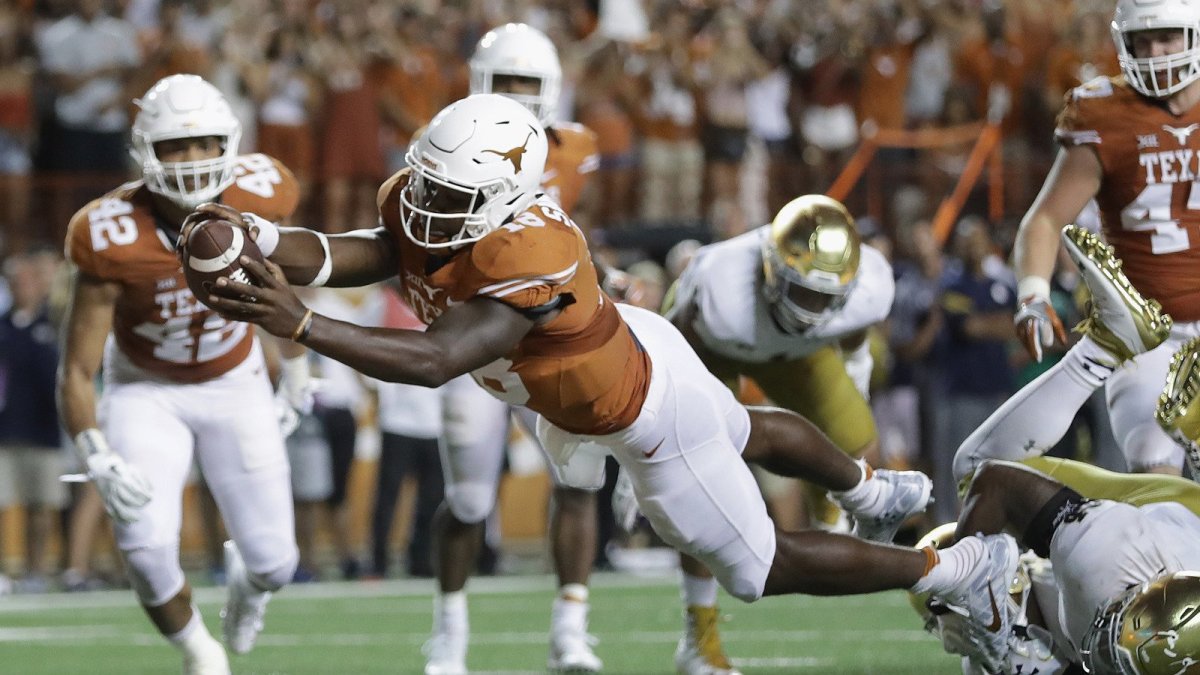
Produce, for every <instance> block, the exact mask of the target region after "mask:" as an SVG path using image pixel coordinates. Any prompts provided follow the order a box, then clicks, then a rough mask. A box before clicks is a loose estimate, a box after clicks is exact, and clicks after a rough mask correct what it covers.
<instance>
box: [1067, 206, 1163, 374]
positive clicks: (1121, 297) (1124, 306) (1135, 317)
mask: <svg viewBox="0 0 1200 675" xmlns="http://www.w3.org/2000/svg"><path fill="white" fill-rule="evenodd" d="M1062 241H1063V246H1064V247H1065V248H1066V250H1067V254H1068V255H1070V256H1071V260H1073V261H1074V262H1075V264H1076V265H1077V266H1078V267H1079V272H1080V274H1081V275H1082V276H1083V281H1084V283H1085V284H1087V288H1088V291H1089V292H1090V293H1091V295H1092V309H1091V312H1090V313H1089V314H1088V316H1087V318H1085V319H1084V320H1083V321H1082V322H1080V324H1079V325H1078V326H1076V327H1075V330H1077V331H1079V332H1080V333H1084V334H1085V335H1089V336H1091V338H1092V340H1094V341H1095V342H1096V344H1098V345H1100V346H1101V347H1103V348H1104V350H1105V351H1107V352H1108V353H1110V354H1112V355H1113V356H1114V357H1115V358H1116V359H1117V360H1118V362H1120V361H1125V360H1126V359H1129V358H1131V357H1133V356H1136V355H1138V354H1141V353H1143V352H1148V351H1150V350H1151V349H1154V348H1155V347H1157V346H1158V345H1160V344H1162V342H1163V340H1166V339H1167V336H1168V335H1170V333H1171V323H1172V322H1171V316H1170V315H1169V314H1164V313H1163V311H1162V305H1160V304H1158V301H1157V300H1151V299H1148V298H1145V297H1143V296H1142V294H1141V293H1139V292H1138V290H1137V289H1136V288H1134V287H1133V284H1131V283H1129V279H1128V278H1127V277H1126V276H1125V272H1124V271H1122V270H1121V261H1120V260H1119V259H1117V257H1116V255H1115V254H1114V253H1113V248H1112V247H1111V246H1109V245H1108V244H1105V243H1104V242H1102V241H1100V238H1099V237H1097V236H1096V235H1095V234H1092V233H1091V232H1088V231H1087V230H1085V229H1083V228H1081V227H1078V226H1076V225H1067V226H1066V227H1064V228H1063V230H1062Z"/></svg>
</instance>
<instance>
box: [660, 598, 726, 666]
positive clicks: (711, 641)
mask: <svg viewBox="0 0 1200 675" xmlns="http://www.w3.org/2000/svg"><path fill="white" fill-rule="evenodd" d="M719 618H720V612H719V610H718V609H717V608H716V607H696V606H691V607H688V608H687V629H686V630H685V632H684V635H683V637H682V638H680V639H679V644H678V645H677V646H676V647H675V672H676V673H678V675H742V672H741V671H740V670H738V669H737V668H734V667H733V664H732V663H730V662H729V657H727V656H726V655H725V648H724V647H723V646H722V645H721V634H720V631H718V630H717V622H718V619H719Z"/></svg>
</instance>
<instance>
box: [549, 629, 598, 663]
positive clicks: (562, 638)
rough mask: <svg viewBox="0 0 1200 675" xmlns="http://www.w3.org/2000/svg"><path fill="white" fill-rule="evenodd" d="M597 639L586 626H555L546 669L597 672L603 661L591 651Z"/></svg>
mask: <svg viewBox="0 0 1200 675" xmlns="http://www.w3.org/2000/svg"><path fill="white" fill-rule="evenodd" d="M597 642H598V640H597V639H596V637H595V636H593V635H589V634H588V632H587V629H586V627H573V626H555V627H554V628H553V630H552V631H551V633H550V656H549V657H548V658H547V659H546V669H547V670H549V671H550V672H552V673H598V672H600V669H601V668H603V667H604V662H603V661H601V660H600V657H599V656H596V652H594V651H592V647H594V646H595V645H596V643H597Z"/></svg>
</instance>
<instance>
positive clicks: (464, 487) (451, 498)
mask: <svg viewBox="0 0 1200 675" xmlns="http://www.w3.org/2000/svg"><path fill="white" fill-rule="evenodd" d="M446 505H447V506H448V507H450V513H452V514H454V517H455V518H457V519H459V520H460V521H462V522H463V523H466V524H468V525H472V524H474V523H479V522H482V521H483V519H485V518H487V517H488V514H489V513H491V512H492V508H493V507H494V506H495V505H496V486H495V485H487V484H484V483H461V484H459V485H447V486H446Z"/></svg>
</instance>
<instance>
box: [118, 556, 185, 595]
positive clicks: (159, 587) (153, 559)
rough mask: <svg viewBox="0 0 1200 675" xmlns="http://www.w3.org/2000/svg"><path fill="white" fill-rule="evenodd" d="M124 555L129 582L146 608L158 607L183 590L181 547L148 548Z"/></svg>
mask: <svg viewBox="0 0 1200 675" xmlns="http://www.w3.org/2000/svg"><path fill="white" fill-rule="evenodd" d="M123 555H124V557H125V565H126V567H127V574H128V576H129V583H130V584H132V586H133V591H134V592H135V593H137V596H138V600H140V601H141V603H142V604H143V605H145V606H147V607H158V606H159V605H162V604H163V603H165V602H166V601H168V600H170V599H171V598H173V597H175V596H176V595H178V594H179V591H181V590H182V589H183V584H184V581H185V580H184V578H183V570H182V569H181V568H180V567H179V547H178V546H174V545H170V546H148V547H145V548H138V549H133V550H131V551H124V552H123Z"/></svg>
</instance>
